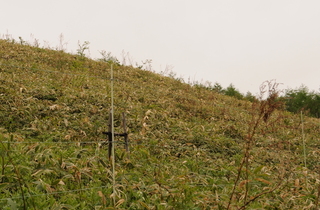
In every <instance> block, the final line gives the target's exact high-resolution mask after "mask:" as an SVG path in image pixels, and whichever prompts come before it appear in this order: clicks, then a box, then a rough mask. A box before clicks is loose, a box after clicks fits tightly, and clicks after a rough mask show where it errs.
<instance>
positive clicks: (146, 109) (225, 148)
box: [0, 40, 320, 209]
mask: <svg viewBox="0 0 320 210" xmlns="http://www.w3.org/2000/svg"><path fill="white" fill-rule="evenodd" d="M110 68H111V66H110V64H109V63H108V62H98V61H93V60H90V59H87V58H85V57H83V56H78V55H71V54H67V53H64V52H61V51H53V50H48V49H42V48H36V47H31V46H26V45H20V44H16V43H13V42H12V41H5V40H0V140H1V144H0V154H1V157H0V163H1V174H0V188H1V193H0V206H2V209H246V208H247V209H317V207H318V206H319V205H318V200H319V194H320V192H319V191H320V188H319V180H320V175H319V170H320V168H319V154H320V142H319V128H320V122H319V119H314V118H306V117H303V119H301V116H298V115H293V114H290V113H288V112H284V111H281V110H280V109H281V104H279V103H280V102H279V101H277V98H276V97H273V96H275V93H276V89H275V88H274V87H275V86H272V85H273V84H272V83H265V84H266V85H267V87H266V89H265V90H266V92H265V93H264V94H266V95H267V96H268V94H269V100H266V101H261V102H255V103H250V102H247V101H240V100H236V99H235V98H231V97H227V96H222V95H219V94H218V93H215V92H214V91H210V90H206V89H205V88H204V87H199V86H194V87H192V86H190V85H188V84H185V83H182V82H181V81H179V80H177V79H174V78H169V77H165V76H162V75H159V74H156V73H153V72H149V71H144V70H140V69H135V68H132V67H128V66H121V65H114V66H113V69H114V78H115V79H114V96H115V97H114V105H115V107H114V108H115V131H116V132H118V133H121V132H122V128H121V114H122V112H125V113H126V116H127V127H128V130H129V131H128V132H129V140H130V154H128V153H126V151H125V150H124V149H123V142H122V139H121V138H118V137H117V139H116V141H117V144H116V160H115V162H116V164H115V171H116V174H115V184H116V185H115V186H114V185H113V179H112V165H111V162H110V161H109V159H108V153H107V152H108V146H107V144H106V136H105V135H104V134H102V132H104V131H107V130H108V118H109V111H110V108H111V98H110V90H111V87H110ZM268 85H270V86H269V88H268ZM269 90H270V91H269ZM275 108H277V109H275ZM113 188H115V190H116V191H115V192H113ZM114 201H115V203H114Z"/></svg>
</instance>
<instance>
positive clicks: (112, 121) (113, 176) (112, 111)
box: [111, 64, 116, 205]
mask: <svg viewBox="0 0 320 210" xmlns="http://www.w3.org/2000/svg"><path fill="white" fill-rule="evenodd" d="M113 119H114V109H113V64H111V136H112V148H111V152H112V157H111V160H112V186H113V196H112V197H113V205H116V179H115V154H114V147H115V141H114V120H113Z"/></svg>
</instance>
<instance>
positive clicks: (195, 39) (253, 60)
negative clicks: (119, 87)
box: [0, 0, 320, 94]
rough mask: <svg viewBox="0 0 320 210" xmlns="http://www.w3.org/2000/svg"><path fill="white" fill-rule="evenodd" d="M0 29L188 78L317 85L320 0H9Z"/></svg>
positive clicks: (249, 85)
mask: <svg viewBox="0 0 320 210" xmlns="http://www.w3.org/2000/svg"><path fill="white" fill-rule="evenodd" d="M0 11H1V12H0V35H1V36H2V37H3V35H5V34H11V35H12V36H13V37H14V38H15V39H18V37H19V36H21V37H22V38H23V39H24V40H26V41H30V40H31V38H30V35H31V34H33V36H34V37H35V38H36V39H39V41H40V43H41V44H42V45H43V43H49V45H50V46H51V47H56V46H58V45H59V36H60V34H63V36H64V41H65V42H67V43H68V45H67V51H69V52H73V53H76V49H78V46H77V45H78V41H80V42H81V43H83V42H84V41H89V42H90V45H89V47H90V56H91V57H92V58H99V57H101V56H100V53H99V51H101V50H105V51H107V52H111V53H112V54H113V55H114V56H116V57H118V58H119V60H120V61H121V59H122V52H126V53H127V52H128V53H129V54H130V56H131V58H132V59H133V61H134V63H135V62H138V63H141V61H145V60H146V59H152V60H153V63H152V66H153V69H154V70H155V71H158V72H159V71H161V70H164V69H165V66H166V65H169V66H170V65H171V66H173V67H174V68H173V71H174V72H175V73H177V76H182V77H184V78H185V79H186V80H187V79H188V78H190V79H191V81H194V80H197V81H201V80H202V81H210V82H212V83H214V82H219V83H220V84H222V86H223V87H227V86H228V85H229V84H230V83H233V84H234V85H235V87H236V88H238V89H239V90H240V91H241V92H242V93H246V92H247V91H250V92H252V93H254V94H256V93H257V92H258V90H259V85H260V84H261V83H262V82H263V81H265V80H271V79H276V80H277V82H279V83H283V84H284V85H282V86H281V88H284V89H286V88H289V87H290V88H297V87H299V86H300V85H301V84H305V85H306V86H307V87H309V88H310V89H311V90H316V91H319V88H320V79H319V78H320V1H319V0H303V1H302V0H241V1H240V0H192V1H189V0H158V1H154V0H104V1H102V0H90V1H89V0H86V1H85V0H54V1H53V0H28V1H26V0H10V1H4V2H2V3H1V10H0Z"/></svg>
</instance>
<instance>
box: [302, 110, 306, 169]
mask: <svg viewBox="0 0 320 210" xmlns="http://www.w3.org/2000/svg"><path fill="white" fill-rule="evenodd" d="M301 131H302V142H303V159H304V161H303V162H304V167H306V168H307V154H306V140H305V135H304V128H303V117H302V111H301Z"/></svg>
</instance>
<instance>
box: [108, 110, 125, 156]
mask: <svg viewBox="0 0 320 210" xmlns="http://www.w3.org/2000/svg"><path fill="white" fill-rule="evenodd" d="M111 115H112V113H111V112H110V114H109V122H108V132H102V133H103V134H106V135H107V136H108V157H109V159H110V158H111V153H112V151H111V150H112V144H113V143H114V139H112V127H111V126H112V122H111V121H112V116H111ZM122 125H123V132H124V133H114V136H115V137H116V136H123V137H124V148H125V149H126V151H127V152H129V138H128V133H127V125H126V115H125V113H122Z"/></svg>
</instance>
